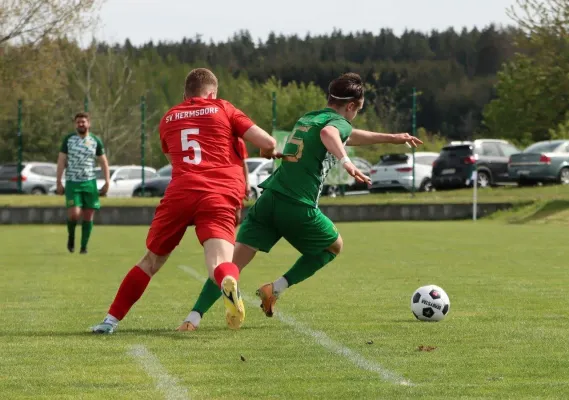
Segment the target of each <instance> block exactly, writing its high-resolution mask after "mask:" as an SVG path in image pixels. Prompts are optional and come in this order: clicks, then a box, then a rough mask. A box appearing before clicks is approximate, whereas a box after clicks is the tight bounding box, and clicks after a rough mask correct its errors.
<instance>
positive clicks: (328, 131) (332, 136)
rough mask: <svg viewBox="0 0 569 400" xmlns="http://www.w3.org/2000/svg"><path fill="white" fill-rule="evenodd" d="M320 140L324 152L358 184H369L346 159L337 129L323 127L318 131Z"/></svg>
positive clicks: (346, 155)
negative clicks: (333, 157)
mask: <svg viewBox="0 0 569 400" xmlns="http://www.w3.org/2000/svg"><path fill="white" fill-rule="evenodd" d="M320 140H322V144H323V145H324V146H325V147H326V150H328V152H329V153H331V154H333V155H334V156H335V157H336V158H337V159H338V160H340V163H341V164H342V166H343V167H344V169H345V170H346V171H347V172H348V174H350V175H351V176H353V177H354V178H356V180H357V181H359V182H367V183H371V180H370V179H369V178H368V177H367V176H366V175H364V173H363V172H361V171H360V170H359V169H357V168H356V166H355V165H354V164H353V163H352V161H351V160H350V158H349V157H348V154H347V153H346V149H345V147H344V144H343V143H342V138H341V137H340V131H339V130H338V128H336V127H334V126H331V125H328V126H325V127H324V128H323V129H322V130H321V131H320Z"/></svg>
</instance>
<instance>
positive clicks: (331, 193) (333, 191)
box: [325, 185, 340, 197]
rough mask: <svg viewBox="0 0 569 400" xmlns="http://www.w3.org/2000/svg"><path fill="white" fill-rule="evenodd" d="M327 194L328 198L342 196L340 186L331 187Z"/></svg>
mask: <svg viewBox="0 0 569 400" xmlns="http://www.w3.org/2000/svg"><path fill="white" fill-rule="evenodd" d="M325 194H326V196H330V197H336V196H338V195H339V194H340V187H339V186H338V185H330V186H328V189H327V190H326V193H325Z"/></svg>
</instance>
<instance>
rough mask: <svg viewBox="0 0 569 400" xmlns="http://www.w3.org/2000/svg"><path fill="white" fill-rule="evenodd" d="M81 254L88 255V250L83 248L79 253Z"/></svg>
mask: <svg viewBox="0 0 569 400" xmlns="http://www.w3.org/2000/svg"><path fill="white" fill-rule="evenodd" d="M79 254H87V248H86V247H81V251H79Z"/></svg>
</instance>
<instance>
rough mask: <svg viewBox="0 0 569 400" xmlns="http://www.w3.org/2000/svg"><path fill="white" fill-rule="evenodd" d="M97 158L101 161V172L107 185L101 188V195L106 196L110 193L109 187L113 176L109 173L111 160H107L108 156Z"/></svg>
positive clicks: (103, 155)
mask: <svg viewBox="0 0 569 400" xmlns="http://www.w3.org/2000/svg"><path fill="white" fill-rule="evenodd" d="M97 158H98V160H99V165H100V166H101V171H102V172H103V176H104V177H105V184H104V185H103V187H102V188H101V194H102V195H105V194H107V192H108V191H109V185H110V183H111V176H110V172H109V160H107V155H106V154H102V155H100V156H98V157H97Z"/></svg>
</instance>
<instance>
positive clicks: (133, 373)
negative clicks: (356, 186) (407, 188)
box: [0, 222, 569, 399]
mask: <svg viewBox="0 0 569 400" xmlns="http://www.w3.org/2000/svg"><path fill="white" fill-rule="evenodd" d="M339 229H340V231H341V232H342V233H343V236H344V241H345V243H346V246H345V253H344V254H342V255H341V256H340V257H338V258H337V259H336V260H335V261H334V262H333V263H332V264H331V265H330V266H328V267H326V268H325V269H324V270H323V271H321V272H319V273H318V274H317V275H316V276H314V277H313V278H312V279H310V280H308V281H306V282H304V283H303V284H301V285H298V286H296V287H292V288H291V289H290V290H289V291H287V292H286V293H285V295H284V296H283V297H282V298H281V299H280V300H279V303H278V305H277V307H278V315H277V316H275V318H273V319H268V318H266V317H264V316H263V315H262V313H261V311H260V310H259V309H258V308H257V307H256V306H253V305H251V304H249V307H248V309H247V312H248V314H247V319H246V323H245V325H244V326H243V328H242V329H241V330H240V331H237V332H235V331H230V330H228V329H227V328H226V327H225V325H224V318H223V307H222V304H221V303H219V304H216V305H215V306H214V307H213V309H212V311H211V312H210V313H209V314H207V315H206V317H205V319H204V320H202V325H201V326H200V330H199V331H197V332H194V333H184V334H182V333H178V332H175V331H174V329H175V328H176V327H177V326H178V324H179V323H180V322H181V321H182V319H183V318H184V317H185V316H186V315H187V313H188V312H189V310H190V308H191V306H192V304H193V301H194V300H195V298H196V297H197V294H198V293H199V290H200V287H201V281H200V279H201V277H203V276H204V275H205V268H204V267H203V261H202V255H201V248H200V247H199V246H198V244H197V242H196V240H195V239H194V237H193V236H194V235H193V232H192V231H188V233H189V235H188V237H187V238H186V239H185V240H184V242H183V244H182V246H181V247H180V248H179V249H178V251H177V252H176V253H175V254H174V255H173V256H172V258H171V259H170V260H169V262H168V264H167V265H166V266H165V267H164V269H163V271H161V272H160V273H159V274H158V275H157V276H156V277H155V278H154V280H153V281H152V282H151V284H150V286H149V289H148V290H147V292H146V293H145V295H144V296H143V297H142V299H141V300H140V301H139V303H138V304H137V305H136V306H135V307H134V308H133V310H132V311H131V313H130V314H129V315H128V316H127V318H126V319H125V320H124V321H123V322H122V324H121V326H120V327H119V330H118V331H117V332H116V334H115V335H112V336H95V335H92V334H90V333H88V328H89V327H90V326H91V325H93V324H95V323H97V322H99V321H100V320H101V318H102V317H103V316H104V315H105V313H106V311H107V307H108V305H109V302H110V301H111V300H112V298H113V296H114V294H115V292H116V289H117V287H118V285H119V283H120V281H121V279H122V277H123V276H124V274H125V273H126V271H127V270H128V269H129V268H131V267H132V265H133V264H134V263H135V262H136V261H138V258H139V256H140V255H141V252H142V251H143V248H144V246H143V243H144V242H143V241H144V238H145V234H146V229H145V228H142V227H141V228H133V227H95V230H94V232H93V236H92V243H91V246H90V253H89V254H88V255H79V254H68V253H67V252H66V251H65V249H64V248H65V235H66V233H65V227H63V226H27V227H24V226H20V227H18V226H0V243H2V251H1V260H2V268H1V269H0V271H1V272H0V274H1V277H2V279H0V313H1V315H2V325H0V336H1V340H0V360H1V362H0V398H2V399H20V398H30V399H31V398H33V399H78V398H80V399H101V398H116V399H182V398H192V399H251V398H259V399H261V398H262V399H266V398H273V399H292V398H294V399H314V398H322V399H347V398H350V399H352V398H358V399H371V398H388V399H404V398H445V399H458V398H499V399H506V398H512V399H514V398H515V399H521V398H534V399H535V398H558V399H560V398H569V380H568V379H567V371H568V370H569V357H567V332H568V329H569V308H568V307H567V298H566V297H565V294H566V293H565V292H566V288H567V286H568V285H569V274H567V242H566V232H567V228H566V226H563V225H506V224H502V223H497V222H478V223H471V222H453V223H365V224H340V225H339ZM296 257H297V254H296V252H295V251H294V250H292V249H291V248H290V247H289V246H288V245H287V244H286V243H280V244H279V245H278V246H277V247H276V248H275V250H274V251H273V252H272V253H271V255H270V257H269V256H267V255H260V256H259V257H258V258H257V259H256V260H255V261H254V262H253V264H252V265H251V266H250V267H248V269H247V270H246V271H245V272H244V274H243V275H242V290H243V292H244V293H245V295H246V296H247V297H248V298H253V294H254V291H255V289H256V288H257V286H258V285H259V284H261V283H264V282H266V281H269V280H273V279H274V278H276V277H278V276H279V275H280V274H281V273H283V272H284V271H286V269H288V267H289V266H290V265H291V263H292V262H293V261H294V260H295V258H296ZM196 275H197V276H196ZM430 283H434V284H438V285H440V286H442V287H443V288H444V289H445V290H446V291H447V292H448V294H449V296H450V299H451V310H450V314H449V316H448V317H447V319H446V320H444V321H442V322H440V323H423V322H418V321H416V320H415V319H414V317H413V316H412V314H411V312H410V310H409V301H410V296H411V294H412V293H413V291H414V290H415V289H416V288H417V287H419V286H421V285H424V284H430ZM419 346H431V347H434V348H435V349H434V350H432V351H428V352H426V351H419V350H418V348H419ZM243 360H244V361H243ZM402 383H406V384H402Z"/></svg>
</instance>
